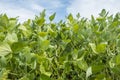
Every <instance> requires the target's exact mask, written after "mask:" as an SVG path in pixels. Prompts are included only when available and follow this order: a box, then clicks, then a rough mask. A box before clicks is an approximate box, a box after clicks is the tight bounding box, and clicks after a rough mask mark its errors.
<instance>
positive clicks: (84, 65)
mask: <svg viewBox="0 0 120 80" xmlns="http://www.w3.org/2000/svg"><path fill="white" fill-rule="evenodd" d="M77 65H78V67H79V68H80V69H81V70H84V71H86V70H87V69H88V65H87V63H86V61H84V60H79V59H78V60H77Z"/></svg>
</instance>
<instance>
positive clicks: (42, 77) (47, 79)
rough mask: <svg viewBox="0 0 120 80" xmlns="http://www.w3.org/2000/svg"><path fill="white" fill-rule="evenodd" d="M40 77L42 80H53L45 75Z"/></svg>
mask: <svg viewBox="0 0 120 80" xmlns="http://www.w3.org/2000/svg"><path fill="white" fill-rule="evenodd" d="M40 76H41V77H40V80H51V79H50V77H48V76H47V75H45V74H41V75H40Z"/></svg>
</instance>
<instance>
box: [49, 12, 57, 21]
mask: <svg viewBox="0 0 120 80" xmlns="http://www.w3.org/2000/svg"><path fill="white" fill-rule="evenodd" d="M55 15H56V13H54V14H52V15H51V16H50V17H49V20H50V21H53V19H54V18H55Z"/></svg>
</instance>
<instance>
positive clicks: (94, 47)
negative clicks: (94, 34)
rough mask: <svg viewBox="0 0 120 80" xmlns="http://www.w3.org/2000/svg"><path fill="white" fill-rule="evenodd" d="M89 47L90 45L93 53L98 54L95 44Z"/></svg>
mask: <svg viewBox="0 0 120 80" xmlns="http://www.w3.org/2000/svg"><path fill="white" fill-rule="evenodd" d="M89 45H90V47H91V49H92V51H93V52H94V53H96V54H97V51H96V45H95V44H94V43H89Z"/></svg>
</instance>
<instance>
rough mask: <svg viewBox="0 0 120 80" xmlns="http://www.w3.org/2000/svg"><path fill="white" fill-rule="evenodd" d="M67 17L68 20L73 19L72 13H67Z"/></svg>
mask: <svg viewBox="0 0 120 80" xmlns="http://www.w3.org/2000/svg"><path fill="white" fill-rule="evenodd" d="M68 19H69V21H70V22H71V21H73V15H72V14H69V15H68Z"/></svg>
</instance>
